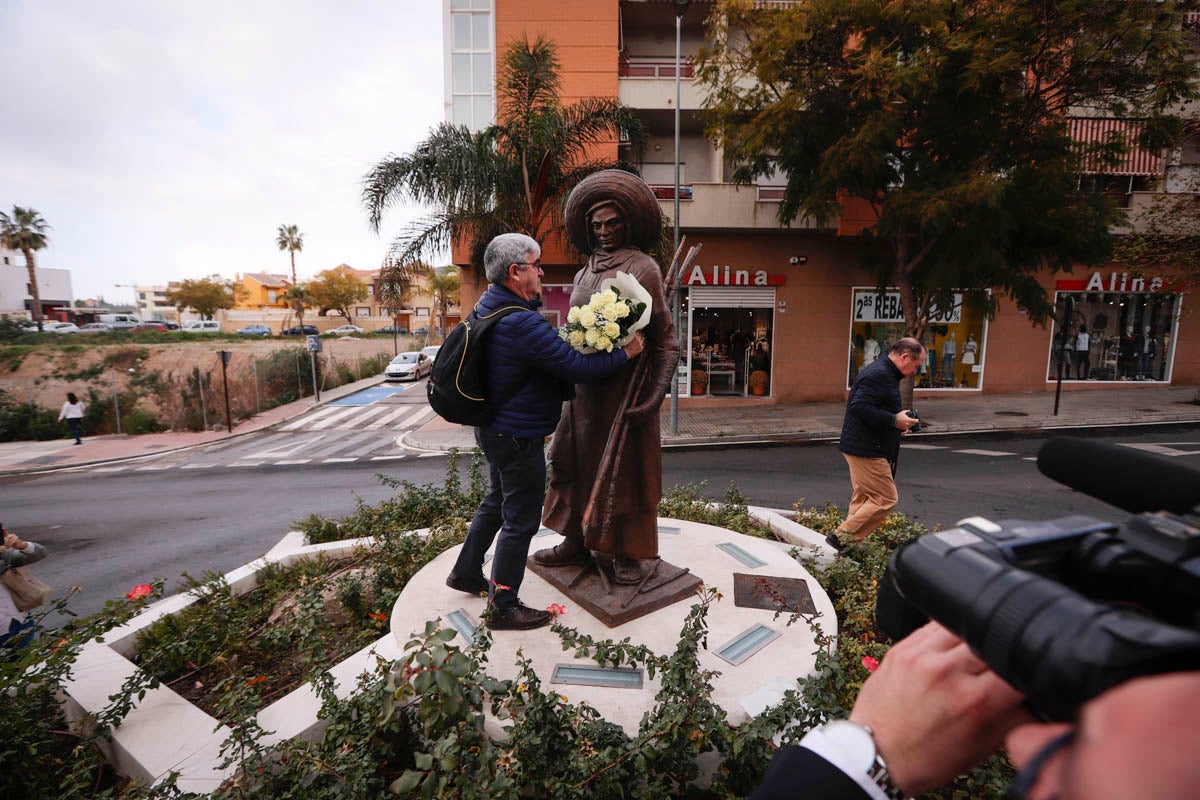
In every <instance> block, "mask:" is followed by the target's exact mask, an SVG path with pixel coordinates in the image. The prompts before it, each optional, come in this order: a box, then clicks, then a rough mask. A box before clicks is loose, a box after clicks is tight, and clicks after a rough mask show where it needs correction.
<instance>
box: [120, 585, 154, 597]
mask: <svg viewBox="0 0 1200 800" xmlns="http://www.w3.org/2000/svg"><path fill="white" fill-rule="evenodd" d="M152 594H154V587H153V586H151V585H150V584H148V583H139V584H138V585H137V586H135V587H133V588H132V589H130V590H129V591H128V592H126V593H125V599H126V600H134V601H136V600H141V599H142V598H143V597H149V596H150V595H152Z"/></svg>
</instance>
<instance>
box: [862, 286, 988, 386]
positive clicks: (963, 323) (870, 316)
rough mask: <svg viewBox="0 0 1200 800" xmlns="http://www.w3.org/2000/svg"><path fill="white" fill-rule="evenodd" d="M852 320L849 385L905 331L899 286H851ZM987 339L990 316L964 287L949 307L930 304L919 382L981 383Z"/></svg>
mask: <svg viewBox="0 0 1200 800" xmlns="http://www.w3.org/2000/svg"><path fill="white" fill-rule="evenodd" d="M850 320H851V322H850V356H849V362H850V363H849V366H848V369H847V373H846V385H847V387H849V386H850V385H852V384H853V383H854V379H855V378H857V377H858V373H859V372H860V371H861V370H862V369H863V368H864V367H866V366H867V365H868V364H870V363H871V362H873V361H876V360H878V359H880V358H886V357H887V354H888V352H889V351H890V350H891V349H892V345H893V344H895V342H896V341H897V340H898V339H900V338H902V337H903V336H904V329H905V327H906V326H905V322H904V310H903V308H902V307H901V305H900V292H899V291H897V290H895V289H889V290H887V291H886V292H883V293H880V291H879V290H878V289H877V288H875V287H866V286H863V287H855V288H854V289H852V290H851V308H850ZM986 341H987V316H986V314H984V312H983V309H982V308H977V307H975V306H973V305H972V304H970V303H965V302H964V295H963V293H962V292H954V293H953V296H952V303H951V306H950V307H949V308H933V309H931V310H930V314H929V324H928V325H927V326H926V328H925V337H924V344H925V349H926V357H925V363H924V364H923V365H922V366H921V368H920V369H919V370H918V371H917V374H916V376H915V379H914V380H915V384H914V385H915V388H917V389H974V390H978V389H980V388H982V386H983V364H984V356H985V347H986Z"/></svg>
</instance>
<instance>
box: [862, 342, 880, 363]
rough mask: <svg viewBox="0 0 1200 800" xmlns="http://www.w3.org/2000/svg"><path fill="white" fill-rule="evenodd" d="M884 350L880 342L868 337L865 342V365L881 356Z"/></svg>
mask: <svg viewBox="0 0 1200 800" xmlns="http://www.w3.org/2000/svg"><path fill="white" fill-rule="evenodd" d="M882 350H883V348H882V347H880V346H879V342H877V341H876V340H874V339H867V341H866V343H865V344H863V366H864V367H865V366H866V365H867V364H870V363H873V362H874V361H875V360H876V359H877V358H879V354H880V352H882Z"/></svg>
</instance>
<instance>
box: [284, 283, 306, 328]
mask: <svg viewBox="0 0 1200 800" xmlns="http://www.w3.org/2000/svg"><path fill="white" fill-rule="evenodd" d="M283 297H284V299H285V300H287V301H288V305H290V306H291V307H292V310H294V311H295V312H296V316H298V317H299V318H300V332H301V333H304V304H305V303H306V302H307V301H308V285H307V284H303V283H293V284H292V285H291V286H289V287H288V288H287V290H286V291H284V293H283Z"/></svg>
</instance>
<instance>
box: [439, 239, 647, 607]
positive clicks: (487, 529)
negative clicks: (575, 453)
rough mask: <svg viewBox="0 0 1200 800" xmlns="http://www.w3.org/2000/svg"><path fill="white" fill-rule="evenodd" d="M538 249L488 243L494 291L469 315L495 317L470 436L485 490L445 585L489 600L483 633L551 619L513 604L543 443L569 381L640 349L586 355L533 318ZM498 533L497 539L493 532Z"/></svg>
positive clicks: (541, 476) (594, 375)
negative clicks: (478, 414)
mask: <svg viewBox="0 0 1200 800" xmlns="http://www.w3.org/2000/svg"><path fill="white" fill-rule="evenodd" d="M541 253H542V248H541V246H540V245H538V243H537V242H536V241H535V240H533V239H531V238H530V237H528V236H525V235H524V234H520V233H505V234H501V235H500V236H497V237H496V238H495V239H493V240H492V241H491V242H490V243H489V244H488V246H487V249H486V250H485V251H484V255H483V267H484V273H485V274H486V275H487V279H488V281H489V282H490V283H491V286H489V287H488V290H487V291H486V292H484V294H483V296H482V297H481V298H479V304H478V305H477V306H476V308H475V311H476V313H477V314H478V316H479V317H481V318H482V317H486V316H488V315H491V314H495V313H498V312H500V311H502V310H507V309H512V308H514V307H516V308H517V309H518V310H516V311H511V310H509V311H507V313H506V316H504V317H503V318H502V319H501V320H499V321H498V322H496V324H495V326H494V327H493V328H492V330H491V331H490V332H489V334H488V336H487V338H486V340H485V341H484V343H483V344H484V347H485V350H484V352H485V354H486V356H487V358H486V363H487V384H486V385H487V390H486V395H487V398H488V402H489V405H491V407H492V408H493V409H494V411H495V416H494V417H493V419H492V421H491V423H490V424H488V425H487V426H485V427H481V428H476V429H475V441H476V442H477V443H478V444H479V447H480V449H481V450H483V454H484V455H485V456H486V457H487V461H488V468H489V473H490V478H491V490H490V491H489V492H488V494H487V496H486V497H485V498H484V499H483V502H482V503H480V505H479V509H478V510H477V511H476V512H475V517H474V519H472V520H471V527H470V528H469V529H468V531H467V540H466V542H464V543H463V546H462V550H461V551H460V552H459V554H458V560H457V561H456V562H455V564H454V568H453V570H451V572H450V575H449V577H447V578H446V585H447V586H449V587H451V588H452V589H458V590H459V591H463V592H468V593H470V594H483V593H484V592H487V593H488V595H489V601H488V605H489V610H490V613H489V615H488V620H487V626H488V627H489V628H491V629H492V630H527V629H530V628H539V627H541V626H543V625H547V624H549V622H550V619H551V617H550V614H549V612H547V611H543V610H540V609H534V608H529V607H528V606H526V605H525V604H524V603H522V602H521V601H520V600H519V599H518V591H519V589H520V588H521V581H522V579H523V578H524V577H525V560H526V558H527V557H528V555H529V543H530V541H531V540H532V539H533V536H534V534H535V533H537V530H538V526H539V525H540V523H541V517H542V504H543V502H544V501H545V498H546V455H545V449H544V446H545V439H546V437H547V436H549V435H550V434H551V433H553V432H554V429H555V427H557V425H558V420H559V417H560V416H561V414H562V404H563V401H564V400H569V399H570V398H571V397H572V396H573V394H574V391H575V388H574V385H575V384H576V383H586V382H590V381H594V380H599V379H601V378H604V377H607V376H608V375H611V374H613V373H614V372H616V371H617V370H619V369H620V368H621V367H623V366H624V365H625V364H626V362H628V361H629V360H630V359H632V358H635V357H636V356H637V355H638V353H640V352H641V351H642V347H643V340H642V337H641V335H640V334H637V335H635V336H634V339H633V341H631V342H630V343H629V344H627V345H625V347H623V348H620V349H614V350H613V351H612V352H611V353H606V352H599V353H591V354H587V355H585V354H583V353H580V352H579V351H578V350H574V349H572V348H571V346H570V345H568V344H567V343H566V342H564V341H563V340H562V339H560V338H558V333H557V331H556V330H555V329H554V328H553V327H551V326H550V323H549V322H547V321H546V319H545V318H544V317H543V316H542V315H541V314H539V313H538V311H537V309H538V307H539V306H541V304H542V262H541ZM497 532H498V533H499V539H498V540H497V537H496V534H497ZM493 540H496V552H495V554H494V556H493V558H492V579H491V581H490V582H489V581H488V580H486V579H485V578H484V577H483V571H482V570H483V558H484V555H485V554H486V552H487V549H488V547H490V546H491V544H492V541H493Z"/></svg>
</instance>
